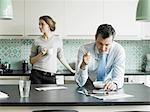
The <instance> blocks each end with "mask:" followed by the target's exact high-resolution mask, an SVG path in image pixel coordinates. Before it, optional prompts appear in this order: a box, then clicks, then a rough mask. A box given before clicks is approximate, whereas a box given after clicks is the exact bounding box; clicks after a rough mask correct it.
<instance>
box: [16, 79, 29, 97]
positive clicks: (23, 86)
mask: <svg viewBox="0 0 150 112" xmlns="http://www.w3.org/2000/svg"><path fill="white" fill-rule="evenodd" d="M30 85H31V81H30V80H19V93H20V97H29V93H30Z"/></svg>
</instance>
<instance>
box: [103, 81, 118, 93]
mask: <svg viewBox="0 0 150 112" xmlns="http://www.w3.org/2000/svg"><path fill="white" fill-rule="evenodd" d="M104 90H105V91H111V90H113V91H114V90H117V85H116V83H114V82H112V81H111V80H109V81H106V82H105V85H104Z"/></svg>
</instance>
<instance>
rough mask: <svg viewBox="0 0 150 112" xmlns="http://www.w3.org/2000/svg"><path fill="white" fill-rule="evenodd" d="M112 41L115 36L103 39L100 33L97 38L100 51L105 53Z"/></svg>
mask: <svg viewBox="0 0 150 112" xmlns="http://www.w3.org/2000/svg"><path fill="white" fill-rule="evenodd" d="M112 42H113V36H110V37H108V38H106V39H103V38H102V36H101V35H100V34H99V35H98V37H97V39H96V47H97V49H98V51H99V52H100V53H105V52H107V51H108V50H109V48H110V47H111V44H112Z"/></svg>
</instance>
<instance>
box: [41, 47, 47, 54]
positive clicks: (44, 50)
mask: <svg viewBox="0 0 150 112" xmlns="http://www.w3.org/2000/svg"><path fill="white" fill-rule="evenodd" d="M41 52H42V55H43V56H44V55H46V54H47V53H48V49H47V48H43V49H42V51H41Z"/></svg>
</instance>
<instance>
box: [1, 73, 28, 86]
mask: <svg viewBox="0 0 150 112" xmlns="http://www.w3.org/2000/svg"><path fill="white" fill-rule="evenodd" d="M20 79H24V80H25V79H29V76H21V75H20V76H0V85H2V84H10V85H12V84H18V83H19V80H20Z"/></svg>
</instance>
